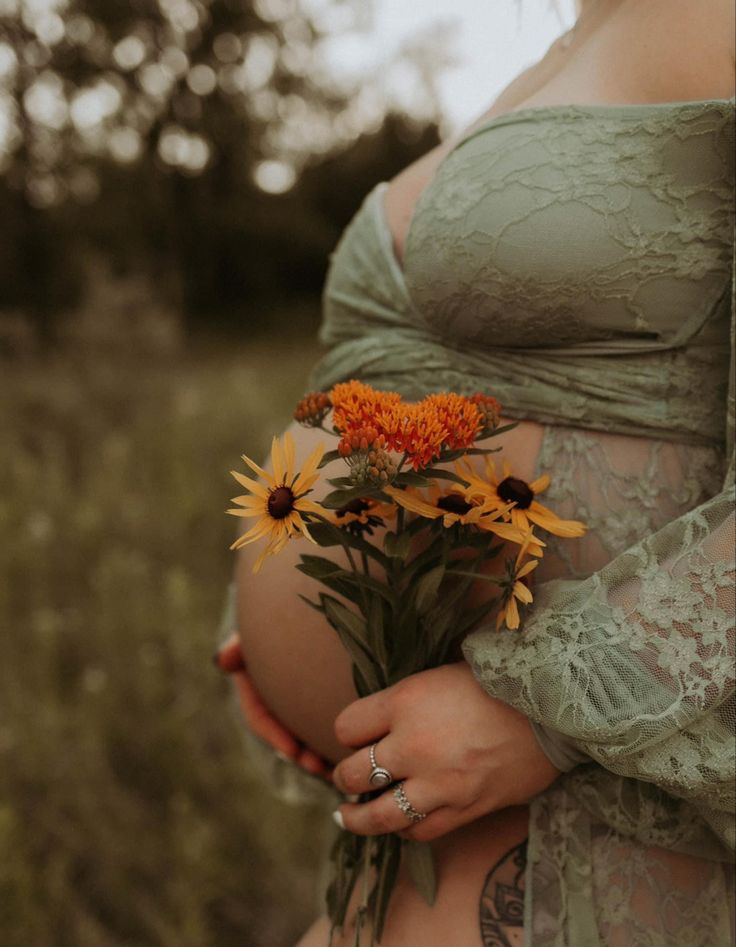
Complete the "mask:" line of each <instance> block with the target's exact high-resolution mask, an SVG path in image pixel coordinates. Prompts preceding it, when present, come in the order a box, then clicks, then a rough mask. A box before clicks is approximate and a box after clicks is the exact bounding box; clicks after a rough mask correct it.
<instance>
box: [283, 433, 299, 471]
mask: <svg viewBox="0 0 736 947" xmlns="http://www.w3.org/2000/svg"><path fill="white" fill-rule="evenodd" d="M284 458H285V461H286V471H285V481H284V482H285V483H291V481H292V480H293V479H294V465H295V460H296V458H295V450H294V436H293V434H292V433H291V431H286V433H285V434H284Z"/></svg>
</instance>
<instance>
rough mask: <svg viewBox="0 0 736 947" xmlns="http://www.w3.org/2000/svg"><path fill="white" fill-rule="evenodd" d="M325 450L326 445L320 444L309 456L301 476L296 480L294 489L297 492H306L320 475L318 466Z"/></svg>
mask: <svg viewBox="0 0 736 947" xmlns="http://www.w3.org/2000/svg"><path fill="white" fill-rule="evenodd" d="M324 452H325V445H324V444H318V445H317V446H316V447H315V449H314V450H313V451H312V453H311V454H310V455H309V457H307V459H306V460H305V462H304V466H303V467H302V469H301V472H300V474H299V476H298V477H297V478H296V480H295V481H294V486H293V490H294V493H296V494H301V493H305V492H306V491H307V490H308V489H309V488H310V487H311V486H312V484H313V483H314V481H315V480H316V479H317V478H318V477H319V473H318V472H317V468H318V467H319V465H320V461H321V460H322V457H323V455H324Z"/></svg>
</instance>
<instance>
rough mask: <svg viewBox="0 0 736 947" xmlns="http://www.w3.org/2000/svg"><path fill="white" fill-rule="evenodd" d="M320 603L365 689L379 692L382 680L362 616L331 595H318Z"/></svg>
mask: <svg viewBox="0 0 736 947" xmlns="http://www.w3.org/2000/svg"><path fill="white" fill-rule="evenodd" d="M320 601H321V602H322V605H323V607H324V610H325V615H326V616H327V620H328V621H329V623H330V624H331V625H332V627H333V628H334V629H335V631H336V632H337V633H338V635H339V636H340V640H341V641H342V643H343V644H344V645H345V647H346V648H347V651H348V654H349V655H350V657H351V659H352V661H353V664H354V665H355V667H356V668H357V669H358V672H359V673H360V675H361V677H362V678H363V680H364V681H365V684H366V687H367V689H368V690H369V691H370V692H372V691H377V690H381V689H382V685H383V678H382V675H381V673H380V669H378V668H377V667H376V664H375V661H374V659H373V656H372V654H371V653H370V650H369V649H368V643H367V640H366V639H367V629H366V624H365V619H364V618H363V616H362V615H358V614H357V613H356V612H354V611H352V610H351V609H349V608H347V607H346V606H345V605H343V604H342V602H338V601H337V599H335V598H332V596H331V595H325V594H324V592H323V593H322V594H321V595H320Z"/></svg>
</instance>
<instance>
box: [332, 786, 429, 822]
mask: <svg viewBox="0 0 736 947" xmlns="http://www.w3.org/2000/svg"><path fill="white" fill-rule="evenodd" d="M402 806H403V808H402ZM407 806H408V807H410V808H409V810H408V811H404V810H406V809H407ZM440 806H441V800H439V799H438V798H437V797H436V795H435V794H434V793H433V792H432V787H431V786H430V785H429V784H428V783H424V782H422V781H421V780H419V779H410V780H407V781H406V782H401V783H397V784H396V785H395V786H390V787H389V788H388V789H386V790H384V792H382V793H381V794H380V795H379V796H376V798H375V799H371V801H370V802H360V803H354V804H352V803H344V804H343V805H342V806H340V808H339V809H338V810H337V811H338V812H339V813H340V816H341V817H342V823H343V825H344V827H345V828H346V829H347V830H348V832H353V833H354V834H355V835H385V834H386V833H388V832H403V831H404V830H406V829H414V828H418V827H419V826H422V825H424V823H425V822H427V823H429V822H430V820H431V819H432V816H433V814H434V812H435V811H436V810H438V809H439V808H440ZM411 813H415V814H416V816H418V815H424V816H425V818H424V819H422V820H421V821H420V820H419V818H416V817H415V818H414V819H412V817H411Z"/></svg>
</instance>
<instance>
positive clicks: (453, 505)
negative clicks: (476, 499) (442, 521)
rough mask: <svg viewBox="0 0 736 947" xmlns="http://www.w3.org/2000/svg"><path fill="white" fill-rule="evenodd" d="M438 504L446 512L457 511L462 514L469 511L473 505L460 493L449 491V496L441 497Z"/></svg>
mask: <svg viewBox="0 0 736 947" xmlns="http://www.w3.org/2000/svg"><path fill="white" fill-rule="evenodd" d="M437 506H438V507H439V508H440V509H441V510H444V511H445V512H446V513H457V514H458V515H459V516H462V515H463V514H464V513H469V512H470V510H472V509H473V507H472V506H471V505H470V503H468V502H467V501H466V500H463V498H462V497H461V496H460V494H459V493H448V494H447V496H444V497H440V498H439V500H438V501H437Z"/></svg>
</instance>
